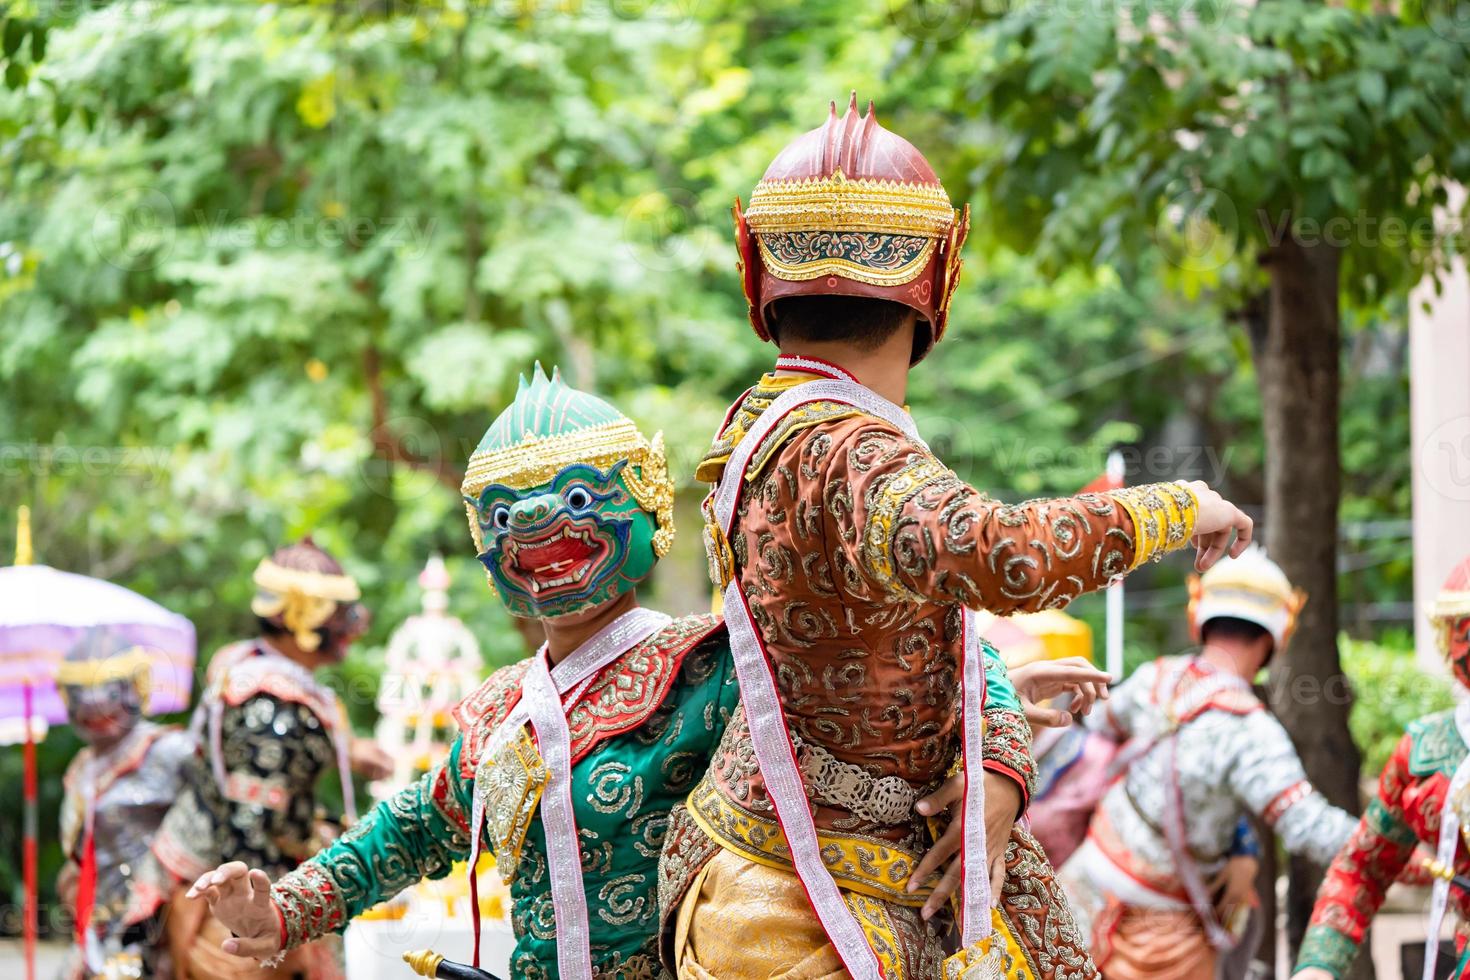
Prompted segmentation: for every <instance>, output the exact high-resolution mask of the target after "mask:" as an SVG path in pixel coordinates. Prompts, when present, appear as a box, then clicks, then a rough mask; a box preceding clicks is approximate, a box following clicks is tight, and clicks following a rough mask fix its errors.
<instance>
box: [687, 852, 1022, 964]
mask: <svg viewBox="0 0 1470 980" xmlns="http://www.w3.org/2000/svg"><path fill="white" fill-rule="evenodd" d="M844 894H845V895H846V896H847V899H848V904H849V907H851V908H852V910H853V912H854V913H855V914H856V915H857V916H858V919H859V922H860V923H862V924H863V925H864V931H865V932H866V933H867V934H868V937H869V940H870V942H872V943H873V945H874V951H875V952H877V953H878V956H879V961H880V962H881V963H882V964H883V969H884V975H885V977H887V980H940V977H941V972H942V971H941V969H940V968H939V966H938V964H937V963H936V964H935V966H934V968H933V969H932V970H926V971H924V975H919V974H917V973H914V972H910V971H911V970H912V969H913V968H912V966H911V965H910V964H907V963H905V962H904V960H903V957H902V956H900V955H899V953H898V949H897V942H896V941H895V940H894V939H893V937H892V936H891V934H890V935H889V936H887V937H885V936H883V935H882V933H881V927H880V926H879V922H880V920H881V919H882V916H881V913H878V910H877V909H876V908H875V905H876V904H878V903H876V902H875V901H874V900H871V899H867V898H865V897H863V896H860V895H854V894H852V893H850V892H844ZM995 926H996V934H995V938H994V940H993V941H994V942H995V944H996V945H997V947H998V948H999V949H1000V950H1001V960H1002V963H1003V964H1004V965H1003V975H1004V977H1005V980H1033V975H1032V973H1031V972H1030V970H1029V969H1027V967H1026V959H1025V956H1024V955H1023V954H1022V953H1021V951H1020V948H1019V947H1018V946H1017V945H1016V943H1015V940H1014V939H1013V938H1012V936H1011V934H1010V930H1009V928H1008V926H1007V925H1006V922H1005V919H1004V917H1003V916H1001V915H1000V914H999V913H995ZM674 929H675V931H674V957H675V966H676V975H677V977H678V980H846V978H848V977H849V976H850V974H848V972H847V970H846V969H845V968H844V967H843V965H842V958H841V957H840V956H838V955H837V950H836V949H834V948H833V946H832V943H831V942H829V941H828V939H827V934H826V933H825V932H824V931H823V930H822V925H821V923H820V922H819V921H818V920H817V917H816V914H815V913H814V912H813V911H812V907H811V903H810V902H809V901H808V899H807V896H806V892H805V890H803V888H802V887H801V882H800V881H799V880H798V879H797V877H796V875H795V874H793V873H792V872H790V871H788V870H783V869H779V868H772V867H767V866H766V865H763V864H757V863H755V862H754V861H751V860H748V859H747V858H744V857H741V856H740V855H738V854H735V853H733V852H731V851H726V850H721V851H720V852H719V853H717V854H716V855H715V856H714V857H713V858H711V859H710V862H709V863H708V864H707V865H705V867H704V869H703V870H702V871H700V872H699V874H698V875H697V876H696V877H695V879H694V881H693V882H692V883H691V884H690V886H689V889H688V891H687V892H685V894H684V899H683V901H682V902H681V903H680V906H679V911H678V914H677V916H676V918H675V922H674ZM885 940H886V941H885ZM885 947H886V948H885Z"/></svg>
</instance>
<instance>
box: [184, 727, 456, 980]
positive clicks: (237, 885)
mask: <svg viewBox="0 0 1470 980" xmlns="http://www.w3.org/2000/svg"><path fill="white" fill-rule="evenodd" d="M459 754H460V742H459V741H456V742H455V744H454V747H453V748H452V749H451V750H450V753H449V758H448V759H446V760H444V761H443V762H441V763H439V764H438V765H437V766H435V767H434V768H433V769H432V770H430V771H429V772H428V773H426V774H425V775H424V777H423V778H422V779H420V780H419V781H418V782H417V783H414V784H413V785H412V786H409V787H407V788H406V789H404V790H402V791H400V792H399V793H398V795H396V796H394V797H393V798H392V799H389V800H384V801H383V802H382V803H379V804H378V805H377V806H376V807H374V808H373V810H372V811H371V812H370V813H369V814H368V815H367V816H366V817H365V818H364V819H363V820H362V821H360V822H359V823H358V824H357V825H356V826H354V827H353V828H352V829H351V830H349V831H348V832H347V833H346V834H344V835H342V837H340V838H338V839H337V840H336V841H335V842H333V843H332V844H331V845H330V846H328V847H327V848H326V849H325V850H323V851H321V852H320V853H319V854H317V855H316V856H315V857H313V858H312V859H311V860H309V861H307V862H305V863H304V864H302V865H301V866H300V867H299V868H297V869H296V870H295V871H292V872H291V873H290V874H288V875H286V876H285V877H284V878H282V879H281V880H280V881H278V882H276V883H275V884H274V885H272V884H271V883H270V880H269V879H268V878H267V877H266V876H265V874H264V873H263V872H260V871H251V870H250V869H249V868H247V867H246V866H245V865H244V864H242V863H240V862H234V863H232V864H227V865H224V866H222V867H220V868H218V869H216V870H215V871H211V872H209V873H207V874H205V875H204V876H203V877H201V878H200V879H199V880H198V881H197V882H195V883H194V886H193V888H191V889H190V895H191V896H192V895H199V894H202V895H203V896H204V897H205V898H206V899H208V900H209V904H210V907H211V908H212V909H213V911H214V914H215V915H216V917H218V918H219V920H220V921H221V922H222V923H224V925H225V926H226V927H227V928H229V929H230V931H231V932H233V933H234V934H235V936H236V938H235V939H231V940H228V941H227V942H226V943H225V951H226V952H229V953H234V954H236V955H239V956H254V957H260V958H264V957H269V956H273V955H275V954H276V953H278V952H280V951H282V950H284V949H292V948H294V947H296V946H300V945H302V944H303V943H307V942H310V941H312V940H313V939H318V938H320V937H321V936H324V935H326V934H328V933H331V932H341V931H342V930H343V929H345V928H346V927H347V923H348V922H349V921H351V919H352V918H353V917H354V916H357V915H358V914H360V913H362V912H363V911H365V910H366V909H368V908H371V907H372V906H374V905H376V904H378V903H379V902H382V901H386V900H387V899H389V898H392V897H393V896H394V895H396V894H398V893H399V892H401V891H403V890H404V889H405V888H407V887H409V886H410V885H412V884H414V883H415V882H417V881H419V880H420V879H421V878H426V877H427V878H442V877H443V876H444V875H445V874H447V873H448V872H449V869H450V867H451V866H452V865H453V863H454V861H456V860H459V859H463V858H465V857H467V856H468V854H469V850H470V838H469V810H470V806H469V803H470V794H469V787H468V785H467V781H466V780H465V779H463V778H462V777H461V776H460V770H459Z"/></svg>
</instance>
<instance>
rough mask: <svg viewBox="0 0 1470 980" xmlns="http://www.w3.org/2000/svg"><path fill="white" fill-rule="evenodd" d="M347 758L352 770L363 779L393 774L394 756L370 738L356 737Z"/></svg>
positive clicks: (385, 776) (386, 776)
mask: <svg viewBox="0 0 1470 980" xmlns="http://www.w3.org/2000/svg"><path fill="white" fill-rule="evenodd" d="M347 760H348V762H349V763H350V764H351V766H352V771H353V772H355V773H357V774H358V775H359V776H361V777H362V778H363V779H387V778H388V777H389V776H391V775H393V757H392V756H391V755H389V754H388V753H387V752H386V751H384V750H383V747H382V746H381V745H379V744H378V743H377V742H374V741H373V740H372V739H370V738H354V739H353V740H352V746H351V748H349V749H348V751H347Z"/></svg>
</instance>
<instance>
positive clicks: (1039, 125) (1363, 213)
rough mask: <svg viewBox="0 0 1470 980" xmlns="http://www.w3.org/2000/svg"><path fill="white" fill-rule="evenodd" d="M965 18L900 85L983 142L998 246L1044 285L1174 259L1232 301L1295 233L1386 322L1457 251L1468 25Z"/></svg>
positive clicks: (1037, 1)
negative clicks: (1338, 256)
mask: <svg viewBox="0 0 1470 980" xmlns="http://www.w3.org/2000/svg"><path fill="white" fill-rule="evenodd" d="M968 9H969V12H970V13H971V14H972V16H973V17H974V23H973V24H972V25H971V27H972V29H970V30H966V31H960V32H954V33H953V35H952V36H950V35H949V34H945V33H940V34H937V35H935V36H926V37H925V38H924V40H925V41H926V42H927V43H925V44H923V45H921V46H919V47H918V48H917V49H916V51H915V57H913V58H912V59H911V61H912V62H913V63H912V64H909V65H905V66H904V67H905V74H906V77H907V78H908V80H909V82H910V84H912V85H913V86H914V87H916V88H920V89H923V90H926V91H935V92H938V93H940V99H941V104H942V105H943V106H944V107H945V108H946V109H948V110H949V113H948V115H950V116H951V117H957V118H959V119H962V120H964V121H965V122H964V123H963V124H962V125H964V126H965V127H966V128H971V129H973V128H975V127H978V128H979V129H980V131H981V132H982V133H983V134H984V138H983V139H981V140H978V141H974V142H973V143H972V144H971V146H970V150H971V154H970V161H969V162H970V165H971V175H972V178H973V180H974V181H975V183H976V184H977V185H978V186H979V187H981V188H983V189H984V190H985V191H986V200H987V201H988V202H989V203H990V205H991V207H992V208H993V211H992V214H991V216H990V217H991V218H992V219H993V220H992V221H990V222H989V224H988V231H989V233H991V234H994V235H995V236H996V237H997V238H998V239H999V240H1001V241H1004V242H1006V243H1008V244H1010V245H1012V246H1013V247H1016V248H1018V249H1023V250H1031V249H1033V248H1034V249H1035V250H1036V251H1037V253H1038V254H1039V255H1040V256H1042V257H1043V258H1044V259H1046V260H1047V262H1048V264H1049V266H1050V267H1055V266H1058V265H1066V264H1069V263H1072V262H1081V263H1092V262H1100V263H1106V264H1110V265H1115V266H1118V267H1120V268H1124V269H1129V270H1131V269H1134V268H1136V266H1137V264H1138V263H1139V261H1140V260H1141V259H1144V260H1146V259H1148V258H1149V257H1152V256H1156V255H1158V254H1160V253H1162V254H1163V255H1164V256H1166V257H1167V258H1168V259H1169V260H1170V262H1171V264H1172V267H1173V268H1172V271H1171V273H1170V276H1171V278H1172V279H1173V280H1174V281H1175V282H1176V284H1177V285H1180V286H1181V287H1183V288H1184V289H1185V290H1186V291H1194V290H1198V289H1200V288H1208V289H1212V290H1219V291H1221V292H1222V293H1225V294H1227V295H1228V294H1233V295H1234V296H1235V298H1236V299H1237V300H1238V299H1239V298H1240V297H1242V296H1244V295H1248V294H1249V293H1251V292H1254V291H1255V290H1256V289H1258V288H1259V286H1260V283H1261V276H1262V273H1261V270H1260V269H1259V267H1258V266H1257V258H1258V257H1259V256H1261V255H1262V254H1263V253H1264V252H1266V251H1267V250H1269V248H1270V247H1271V246H1272V245H1273V244H1274V243H1275V242H1278V241H1280V240H1281V239H1282V238H1283V237H1284V236H1285V235H1286V234H1288V233H1292V234H1295V235H1296V236H1297V237H1298V238H1299V240H1301V241H1302V242H1304V243H1309V242H1311V241H1314V240H1315V241H1323V242H1327V243H1329V244H1333V245H1336V246H1337V247H1340V248H1341V249H1342V250H1343V269H1342V281H1343V283H1344V287H1345V290H1346V298H1347V299H1348V300H1350V301H1352V302H1355V303H1359V304H1363V305H1367V306H1376V305H1377V304H1380V303H1382V302H1384V301H1385V300H1390V301H1391V300H1394V299H1395V298H1397V297H1401V296H1402V293H1403V292H1404V291H1405V290H1406V289H1407V288H1408V287H1410V286H1412V285H1413V284H1414V283H1416V282H1417V281H1418V280H1419V278H1420V276H1421V275H1422V274H1423V272H1424V271H1425V270H1430V271H1432V270H1436V269H1439V268H1442V267H1443V266H1444V262H1445V259H1446V257H1447V255H1448V254H1450V253H1452V252H1454V251H1456V250H1459V248H1460V246H1461V244H1462V243H1461V242H1460V240H1459V239H1460V235H1459V233H1458V229H1459V228H1462V227H1463V218H1464V213H1463V211H1462V212H1460V213H1453V214H1448V215H1445V216H1444V218H1443V220H1444V221H1445V223H1446V224H1447V225H1448V234H1442V233H1441V231H1442V230H1443V229H1442V228H1441V227H1438V226H1436V224H1435V221H1436V218H1435V214H1434V210H1435V209H1436V208H1442V207H1444V206H1445V205H1446V204H1447V202H1448V197H1447V188H1448V186H1449V185H1450V184H1451V183H1452V182H1455V181H1463V180H1464V179H1465V178H1466V177H1467V176H1470V146H1467V145H1466V143H1465V141H1464V140H1463V139H1462V138H1461V137H1462V135H1463V133H1465V132H1466V131H1467V128H1470V92H1467V90H1466V88H1465V86H1464V84H1463V80H1464V78H1465V76H1466V74H1467V72H1470V49H1467V46H1466V44H1465V41H1466V37H1465V36H1464V33H1465V32H1464V30H1463V26H1462V25H1459V24H1456V23H1454V22H1452V21H1449V20H1444V19H1438V18H1431V19H1429V20H1425V19H1424V18H1423V16H1421V15H1419V14H1417V13H1416V14H1414V15H1412V16H1410V15H1408V14H1404V15H1402V16H1401V15H1398V14H1395V13H1393V12H1385V11H1384V9H1383V8H1373V9H1368V8H1367V7H1356V8H1354V7H1342V6H1331V5H1323V4H1321V3H1317V2H1314V0H1272V2H1270V3H1257V4H1208V5H1205V6H1203V7H1201V6H1200V5H1198V4H1195V3H1185V2H1179V3H1164V4H1162V5H1161V4H1148V5H1146V6H1132V7H1128V8H1119V7H1117V6H1115V5H1112V4H1100V5H1091V4H1084V5H1080V6H1078V7H1077V8H1076V9H1072V8H1067V10H1068V12H1067V15H1066V16H1057V8H1056V6H1055V5H1054V4H1051V3H1046V2H1041V0H1034V2H1028V3H1021V4H1014V5H1009V4H1008V5H1005V7H1004V8H1003V13H1001V14H1000V15H998V16H994V17H991V16H988V12H989V10H990V8H989V6H988V5H975V6H973V7H970V8H968ZM1125 9H1126V11H1127V12H1128V13H1131V16H1126V15H1121V14H1123V13H1124V10H1125ZM961 70H964V71H965V72H966V74H967V77H968V79H969V83H968V84H966V85H964V86H963V87H945V86H942V85H935V84H934V82H935V81H936V80H938V79H942V78H945V77H953V76H955V75H956V74H957V73H958V72H960V71H961Z"/></svg>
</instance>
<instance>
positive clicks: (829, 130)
mask: <svg viewBox="0 0 1470 980" xmlns="http://www.w3.org/2000/svg"><path fill="white" fill-rule="evenodd" d="M734 215H735V240H736V245H737V247H738V249H739V252H740V272H741V281H742V284H743V285H744V288H745V298H746V301H747V302H748V303H749V304H750V322H751V325H752V326H753V327H754V328H755V332H756V334H757V335H759V336H760V338H761V339H762V340H772V339H774V336H773V330H772V324H773V322H774V318H773V317H772V315H771V306H772V304H773V303H775V302H776V301H777V300H779V299H781V298H783V297H787V296H814V295H829V296H870V297H873V298H875V299H886V300H891V301H894V302H897V303H902V304H903V305H905V306H908V307H911V308H913V309H914V310H916V311H917V312H918V314H919V316H920V317H921V318H922V320H923V323H922V324H921V329H920V331H919V333H918V334H917V335H916V337H915V340H914V353H913V360H914V361H917V360H919V359H920V358H922V357H923V356H924V355H925V354H927V353H928V352H929V350H930V348H932V347H933V346H934V344H935V343H937V342H938V341H939V338H940V337H941V336H943V334H944V327H945V320H946V317H947V314H948V310H949V300H950V297H951V296H952V295H953V293H954V289H955V285H956V284H957V283H958V282H959V273H960V259H959V252H960V247H961V246H962V245H963V244H964V241H965V235H966V234H967V233H968V231H969V227H970V209H969V207H968V206H966V207H965V208H964V210H962V211H956V210H955V209H954V207H953V205H951V204H950V200H949V195H948V194H947V193H946V192H945V190H944V186H943V185H942V184H940V182H939V178H938V177H937V176H935V173H934V170H933V168H932V167H930V166H929V163H928V161H926V160H925V159H924V157H923V154H921V153H920V152H919V151H918V150H916V149H914V147H913V145H912V144H911V143H909V142H908V140H906V139H904V138H903V137H901V136H898V135H896V134H894V133H891V132H889V131H888V130H886V129H884V128H883V127H882V126H881V125H879V124H878V118H877V116H876V115H875V114H874V112H873V104H872V103H871V102H869V103H868V111H867V113H866V114H865V115H859V114H858V108H857V93H856V92H853V93H852V96H851V98H850V99H849V100H848V104H847V112H846V114H845V115H843V116H841V117H840V118H839V117H838V115H837V103H835V102H833V103H831V108H830V111H829V112H828V116H827V121H826V122H825V123H824V124H823V125H822V126H820V127H818V128H817V129H814V130H811V131H810V132H808V133H805V134H803V135H802V136H799V137H797V138H796V139H795V140H794V141H793V142H792V143H791V144H790V145H788V146H787V147H786V148H785V149H784V150H782V151H781V152H780V153H779V154H778V155H777V156H776V159H775V160H774V161H772V163H771V165H770V166H769V167H768V168H766V173H765V176H764V177H762V178H761V181H760V183H758V184H756V186H755V190H754V191H752V192H751V195H750V206H749V207H748V208H746V209H745V210H744V211H742V210H741V204H740V200H739V199H738V198H737V199H736V201H735V210H734Z"/></svg>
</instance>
